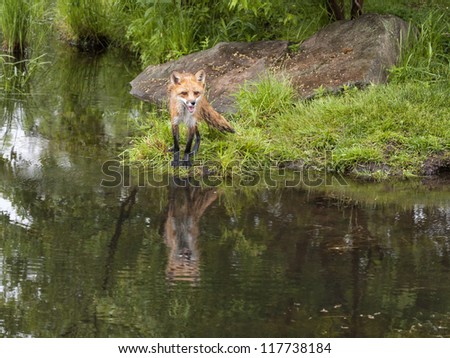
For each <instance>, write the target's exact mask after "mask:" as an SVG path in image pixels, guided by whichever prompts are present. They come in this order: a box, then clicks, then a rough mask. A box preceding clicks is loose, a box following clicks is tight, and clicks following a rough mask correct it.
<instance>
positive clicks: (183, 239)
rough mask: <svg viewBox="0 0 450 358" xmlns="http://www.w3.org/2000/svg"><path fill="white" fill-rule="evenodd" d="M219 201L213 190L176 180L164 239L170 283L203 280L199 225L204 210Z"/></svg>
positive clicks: (183, 180) (170, 199)
mask: <svg viewBox="0 0 450 358" xmlns="http://www.w3.org/2000/svg"><path fill="white" fill-rule="evenodd" d="M216 199H217V191H216V189H214V188H208V189H203V188H201V187H199V186H196V185H195V184H191V183H190V182H189V181H188V180H187V179H181V178H173V182H171V185H170V187H169V205H168V209H167V220H166V222H165V225H164V239H165V243H166V245H167V247H168V249H169V256H168V262H167V268H166V277H167V278H168V279H169V280H170V281H188V282H192V283H196V282H198V280H199V279H200V269H199V265H200V251H199V249H198V237H199V234H200V228H199V223H200V219H201V217H202V215H203V214H204V212H205V210H206V209H207V208H208V207H209V206H210V205H211V204H212V203H213V202H214V201H215V200H216Z"/></svg>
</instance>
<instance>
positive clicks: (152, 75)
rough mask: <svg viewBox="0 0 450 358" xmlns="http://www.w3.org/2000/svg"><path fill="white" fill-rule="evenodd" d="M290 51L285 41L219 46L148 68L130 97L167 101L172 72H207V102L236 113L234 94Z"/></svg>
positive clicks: (223, 110) (224, 44) (132, 83)
mask: <svg viewBox="0 0 450 358" xmlns="http://www.w3.org/2000/svg"><path fill="white" fill-rule="evenodd" d="M287 51H288V43H287V42H286V41H261V42H253V43H245V42H231V43H224V42H223V43H219V44H217V45H216V46H214V47H213V48H211V49H209V50H206V51H202V52H197V53H193V54H190V55H187V56H184V57H182V58H180V59H179V60H176V61H170V62H167V63H164V64H161V65H156V66H148V67H147V68H146V69H145V70H144V71H143V72H142V73H141V74H139V75H138V76H137V77H136V78H135V79H134V80H133V81H132V82H131V86H132V89H131V92H130V93H131V94H132V95H134V96H136V97H138V98H140V99H142V100H144V101H148V102H152V103H158V104H160V103H162V102H164V101H165V100H166V97H167V94H166V87H167V84H168V80H169V76H170V74H171V73H172V71H179V72H193V73H195V72H197V71H198V70H200V69H204V70H205V71H206V83H207V87H208V89H209V91H208V99H209V101H210V102H211V103H212V104H213V105H214V107H215V108H216V109H217V110H218V111H221V112H228V111H232V110H233V104H234V100H233V98H232V96H230V95H231V94H232V93H234V92H236V90H237V89H238V87H239V85H241V84H242V83H244V82H245V81H247V80H254V79H256V78H258V76H259V75H260V74H261V73H264V72H265V71H266V70H268V69H269V68H270V67H272V66H274V65H275V64H278V65H280V64H281V63H282V61H283V60H284V59H285V56H286V53H287Z"/></svg>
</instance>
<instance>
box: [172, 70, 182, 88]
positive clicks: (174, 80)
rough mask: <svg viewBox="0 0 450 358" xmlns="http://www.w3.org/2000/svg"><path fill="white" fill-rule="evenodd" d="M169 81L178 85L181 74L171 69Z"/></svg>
mask: <svg viewBox="0 0 450 358" xmlns="http://www.w3.org/2000/svg"><path fill="white" fill-rule="evenodd" d="M170 82H171V83H172V84H174V85H179V84H180V82H181V75H180V73H179V72H177V71H173V72H172V74H171V75H170Z"/></svg>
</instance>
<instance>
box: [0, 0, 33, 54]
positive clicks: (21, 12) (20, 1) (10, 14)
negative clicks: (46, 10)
mask: <svg viewBox="0 0 450 358" xmlns="http://www.w3.org/2000/svg"><path fill="white" fill-rule="evenodd" d="M34 3H35V2H34V1H32V0H2V1H1V2H0V23H1V29H2V34H3V49H4V50H5V51H7V52H9V53H11V54H14V55H16V56H18V57H20V56H23V55H24V53H25V49H26V46H27V43H28V41H29V37H30V27H31V23H32V21H33V7H34V5H33V4H34Z"/></svg>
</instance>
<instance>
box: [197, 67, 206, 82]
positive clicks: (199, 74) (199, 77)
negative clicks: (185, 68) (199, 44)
mask: <svg viewBox="0 0 450 358" xmlns="http://www.w3.org/2000/svg"><path fill="white" fill-rule="evenodd" d="M195 78H196V79H197V81H198V82H200V83H202V84H205V80H206V73H205V71H203V70H200V71H198V72H197V73H196V74H195Z"/></svg>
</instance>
